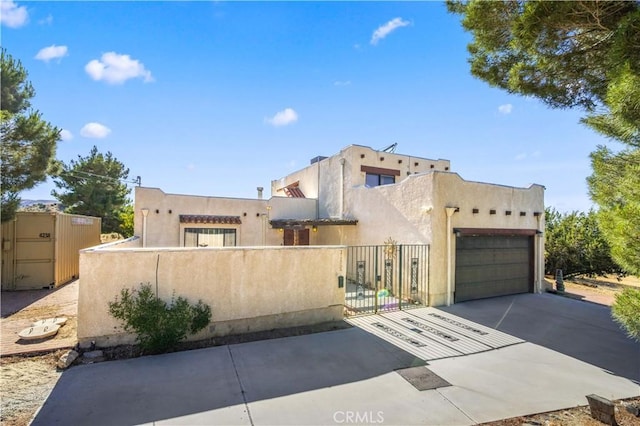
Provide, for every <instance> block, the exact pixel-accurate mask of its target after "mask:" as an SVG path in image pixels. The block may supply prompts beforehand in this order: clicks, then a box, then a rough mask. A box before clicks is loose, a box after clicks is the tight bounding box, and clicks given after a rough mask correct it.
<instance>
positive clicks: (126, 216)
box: [120, 204, 133, 238]
mask: <svg viewBox="0 0 640 426" xmlns="http://www.w3.org/2000/svg"><path fill="white" fill-rule="evenodd" d="M120 234H121V235H122V236H123V237H125V238H129V237H132V236H133V205H132V204H127V205H126V206H124V207H123V208H122V210H121V211H120Z"/></svg>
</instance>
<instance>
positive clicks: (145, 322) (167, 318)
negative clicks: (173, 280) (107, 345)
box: [109, 283, 211, 353]
mask: <svg viewBox="0 0 640 426" xmlns="http://www.w3.org/2000/svg"><path fill="white" fill-rule="evenodd" d="M109 313H110V314H111V315H112V316H113V317H114V318H116V319H119V320H120V321H122V322H123V323H124V326H123V327H124V330H125V331H127V332H133V333H135V334H136V335H137V340H138V343H139V344H140V346H141V347H142V349H143V350H144V351H145V352H149V353H162V352H167V351H169V350H171V349H173V348H175V346H176V345H177V344H178V342H180V341H181V340H183V339H185V338H186V337H187V334H188V333H190V334H195V333H197V332H198V331H200V330H202V329H203V328H205V327H206V326H207V324H209V322H210V321H211V308H210V307H209V305H206V304H204V303H202V301H201V300H199V301H198V303H197V304H195V305H191V304H190V303H189V302H188V301H187V300H186V299H185V298H183V297H178V298H176V297H175V295H174V296H172V297H171V302H170V303H169V304H167V303H166V302H165V301H163V300H161V299H160V298H158V297H157V296H156V295H155V294H154V292H153V289H152V288H151V285H150V284H149V283H147V284H140V288H139V289H137V290H136V289H131V290H129V289H126V288H125V289H122V291H121V292H120V298H119V300H118V297H116V299H115V301H113V302H109Z"/></svg>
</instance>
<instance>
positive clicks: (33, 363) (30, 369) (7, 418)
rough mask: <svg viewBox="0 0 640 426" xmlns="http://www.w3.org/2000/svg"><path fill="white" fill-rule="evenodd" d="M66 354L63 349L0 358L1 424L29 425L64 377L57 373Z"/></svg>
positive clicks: (13, 425)
mask: <svg viewBox="0 0 640 426" xmlns="http://www.w3.org/2000/svg"><path fill="white" fill-rule="evenodd" d="M64 352H65V351H63V350H61V351H55V352H51V353H48V354H45V355H38V356H31V357H20V356H14V357H3V358H0V369H1V371H2V412H1V414H0V423H2V425H5V426H23V425H27V424H29V422H30V421H31V418H32V417H33V415H34V414H35V412H36V410H38V408H40V406H41V405H42V404H43V402H44V401H45V400H46V399H47V396H48V395H49V393H50V392H51V390H52V389H53V387H54V386H55V384H56V382H57V381H58V378H59V377H60V375H61V374H62V373H61V372H59V371H57V370H56V362H58V359H59V358H60V356H62V354H63V353H64Z"/></svg>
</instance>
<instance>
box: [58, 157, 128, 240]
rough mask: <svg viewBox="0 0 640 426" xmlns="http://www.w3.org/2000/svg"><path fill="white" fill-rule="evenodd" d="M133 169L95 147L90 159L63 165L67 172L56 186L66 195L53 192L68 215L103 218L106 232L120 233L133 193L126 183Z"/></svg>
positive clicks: (80, 159)
mask: <svg viewBox="0 0 640 426" xmlns="http://www.w3.org/2000/svg"><path fill="white" fill-rule="evenodd" d="M128 177H129V169H127V168H126V167H125V166H124V164H123V163H121V162H120V161H118V159H116V158H115V157H114V156H113V154H111V152H107V153H106V154H102V153H100V152H98V148H97V147H95V146H94V147H93V148H92V149H91V152H90V153H89V155H88V156H86V157H82V156H78V160H77V161H74V160H71V161H70V162H69V164H63V170H62V172H61V173H60V175H59V176H58V177H56V179H55V180H54V183H55V185H56V187H57V188H58V189H61V190H62V191H60V192H58V191H55V190H54V191H52V192H51V195H53V196H54V197H56V198H57V199H58V201H60V202H61V203H62V204H63V205H64V206H67V207H66V209H65V211H66V212H67V213H76V214H84V215H88V216H97V217H101V218H102V232H104V233H107V232H118V231H120V224H121V218H120V215H121V213H122V209H123V208H124V206H125V205H126V204H127V203H128V201H129V200H128V195H129V193H130V192H131V190H130V189H129V188H127V185H126V183H124V182H123V180H125V179H127V178H128Z"/></svg>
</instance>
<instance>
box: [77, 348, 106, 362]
mask: <svg viewBox="0 0 640 426" xmlns="http://www.w3.org/2000/svg"><path fill="white" fill-rule="evenodd" d="M102 361H104V353H103V352H102V351H101V350H95V351H89V352H85V353H83V354H82V363H83V364H93V363H94V362H102Z"/></svg>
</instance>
